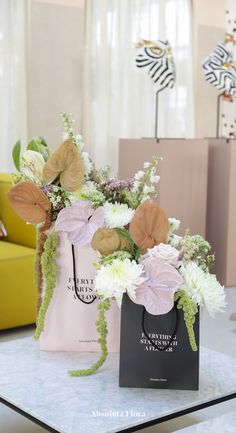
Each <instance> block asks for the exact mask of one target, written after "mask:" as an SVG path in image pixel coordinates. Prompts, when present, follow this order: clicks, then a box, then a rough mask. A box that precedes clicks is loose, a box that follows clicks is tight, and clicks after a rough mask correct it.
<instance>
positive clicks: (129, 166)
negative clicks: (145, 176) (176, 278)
mask: <svg viewBox="0 0 236 433" xmlns="http://www.w3.org/2000/svg"><path fill="white" fill-rule="evenodd" d="M153 155H159V156H162V157H163V158H164V159H163V161H162V162H160V164H159V168H158V174H159V175H160V176H161V180H160V183H159V184H158V186H157V188H158V203H159V204H160V206H161V207H162V208H163V209H164V210H165V212H166V213H167V215H168V216H169V217H175V218H178V219H180V220H181V230H180V233H182V234H183V233H184V232H185V230H186V229H187V228H189V229H190V231H191V233H193V234H194V233H199V234H201V235H202V236H205V231H206V206H207V170H208V140H200V139H199V140H198V139H197V140H195V139H188V140H185V139H161V140H160V141H159V142H157V141H156V140H155V139H140V140H139V139H122V140H120V143H119V175H120V177H121V178H124V179H125V178H129V177H132V176H133V175H134V173H135V172H136V171H138V170H140V169H142V166H143V163H144V162H145V161H150V160H151V159H152V156H153Z"/></svg>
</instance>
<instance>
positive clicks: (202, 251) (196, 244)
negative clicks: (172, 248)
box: [180, 230, 215, 272]
mask: <svg viewBox="0 0 236 433" xmlns="http://www.w3.org/2000/svg"><path fill="white" fill-rule="evenodd" d="M210 252H211V246H210V244H209V242H207V241H206V240H205V239H204V238H203V237H202V236H200V235H193V236H191V235H190V234H189V231H188V230H187V231H186V233H185V235H184V237H183V238H182V240H181V249H180V254H181V255H182V257H183V259H184V261H185V262H188V261H190V260H192V261H194V262H195V263H197V265H198V266H199V267H200V268H202V269H203V271H205V272H207V271H208V270H209V268H210V267H211V266H212V265H213V264H214V261H215V256H214V254H210Z"/></svg>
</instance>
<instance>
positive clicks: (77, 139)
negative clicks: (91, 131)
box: [74, 134, 84, 152]
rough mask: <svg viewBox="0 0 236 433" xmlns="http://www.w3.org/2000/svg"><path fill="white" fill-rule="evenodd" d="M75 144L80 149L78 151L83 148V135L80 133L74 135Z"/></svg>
mask: <svg viewBox="0 0 236 433" xmlns="http://www.w3.org/2000/svg"><path fill="white" fill-rule="evenodd" d="M74 140H75V144H76V146H77V148H78V149H79V150H80V152H82V150H83V148H84V142H83V137H82V135H80V134H77V135H76V136H75V139H74Z"/></svg>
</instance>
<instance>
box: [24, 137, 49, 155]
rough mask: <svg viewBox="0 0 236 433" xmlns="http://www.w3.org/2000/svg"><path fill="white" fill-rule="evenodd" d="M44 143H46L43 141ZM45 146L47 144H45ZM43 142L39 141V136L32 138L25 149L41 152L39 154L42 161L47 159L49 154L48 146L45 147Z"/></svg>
mask: <svg viewBox="0 0 236 433" xmlns="http://www.w3.org/2000/svg"><path fill="white" fill-rule="evenodd" d="M44 143H46V142H45V141H44ZM46 146H47V144H46ZM46 146H45V144H42V143H41V138H33V139H32V140H31V141H30V142H29V143H28V146H27V150H33V151H34V152H38V153H41V155H42V156H43V159H44V161H47V160H48V156H49V148H48V146H47V147H46Z"/></svg>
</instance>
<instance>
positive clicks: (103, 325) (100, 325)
mask: <svg viewBox="0 0 236 433" xmlns="http://www.w3.org/2000/svg"><path fill="white" fill-rule="evenodd" d="M110 306H111V303H110V299H104V300H102V301H101V302H99V304H98V306H97V308H98V320H97V322H96V326H97V332H98V334H99V339H98V343H100V346H101V356H100V358H99V359H98V361H96V362H95V363H94V364H93V365H92V366H91V367H89V368H87V369H83V370H70V371H69V372H68V373H69V375H70V376H73V377H78V376H90V375H91V374H94V373H95V372H96V371H97V370H98V369H99V368H100V367H101V366H102V365H103V364H104V362H105V361H106V359H107V354H108V350H107V334H108V329H107V322H106V314H105V313H106V311H108V310H109V308H110Z"/></svg>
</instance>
